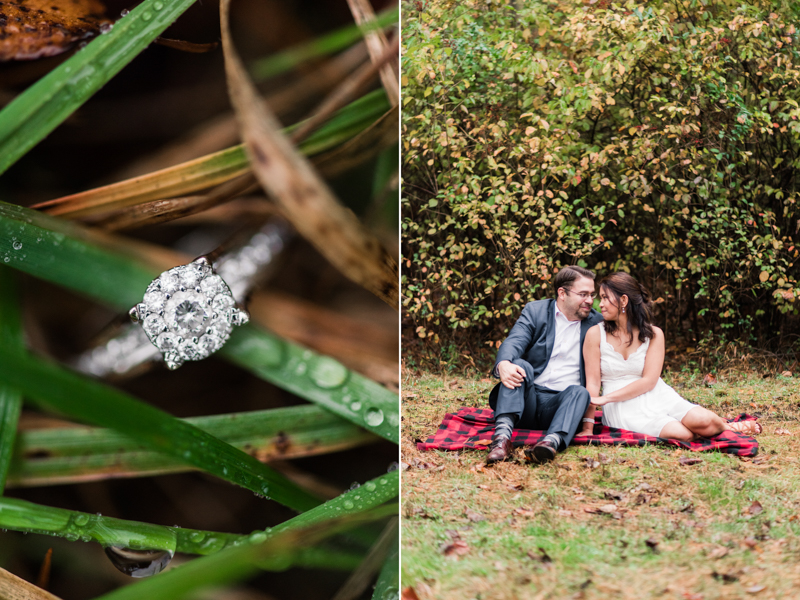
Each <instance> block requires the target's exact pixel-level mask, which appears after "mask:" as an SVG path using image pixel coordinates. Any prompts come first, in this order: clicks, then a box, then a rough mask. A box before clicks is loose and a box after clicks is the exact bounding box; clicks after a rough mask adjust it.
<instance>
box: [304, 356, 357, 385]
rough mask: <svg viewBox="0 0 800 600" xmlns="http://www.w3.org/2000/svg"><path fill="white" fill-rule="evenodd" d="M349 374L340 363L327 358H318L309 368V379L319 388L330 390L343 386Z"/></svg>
mask: <svg viewBox="0 0 800 600" xmlns="http://www.w3.org/2000/svg"><path fill="white" fill-rule="evenodd" d="M349 374H350V373H349V371H348V370H347V368H346V367H345V366H344V365H342V364H341V363H339V362H337V361H335V360H333V359H332V358H328V357H327V356H320V357H318V358H317V360H316V361H314V364H313V365H312V366H311V372H310V373H309V377H311V380H312V381H313V382H314V383H316V384H317V385H318V386H319V387H321V388H323V389H326V390H330V389H333V388H337V387H340V386H342V385H344V383H345V382H346V381H347V376H348V375H349Z"/></svg>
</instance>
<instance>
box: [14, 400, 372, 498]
mask: <svg viewBox="0 0 800 600" xmlns="http://www.w3.org/2000/svg"><path fill="white" fill-rule="evenodd" d="M186 421H187V422H188V423H190V424H192V425H194V426H196V427H198V428H200V429H202V430H203V431H206V432H208V433H210V434H211V435H213V436H214V437H217V438H219V439H221V440H222V441H224V442H227V443H229V444H231V445H232V446H234V447H235V448H239V449H240V450H244V451H247V452H248V454H251V455H254V456H256V457H257V458H258V459H259V460H262V461H263V460H265V459H267V460H269V459H270V458H281V459H283V458H294V457H298V456H309V455H311V454H314V455H317V454H323V453H329V452H335V451H339V450H343V449H347V448H353V447H356V446H360V445H363V444H369V443H372V442H374V441H376V440H377V439H378V438H376V437H375V436H373V435H372V434H370V433H368V432H366V431H364V430H363V429H361V428H359V427H357V426H356V425H354V424H351V423H349V422H347V421H345V420H343V419H340V418H339V417H337V416H335V415H333V414H331V413H330V412H329V411H327V410H325V409H323V408H320V407H318V406H315V405H304V406H292V407H287V408H276V409H270V410H261V411H251V412H244V413H234V414H228V415H214V416H210V417H194V418H190V419H186ZM192 468H193V467H191V466H189V465H187V464H186V463H185V462H183V461H181V460H178V459H176V458H174V457H171V456H167V455H165V454H162V453H160V452H153V451H148V450H145V449H143V448H142V447H141V445H140V444H138V443H137V442H136V441H134V440H132V439H130V438H129V437H127V436H125V435H122V434H120V433H117V432H115V431H113V430H109V429H98V428H90V427H62V428H56V429H50V428H48V429H35V430H29V431H23V432H21V433H20V434H19V438H18V442H17V446H16V454H15V459H14V461H13V462H12V464H11V472H10V474H9V479H8V483H9V485H16V486H19V485H22V486H32V485H53V484H58V483H68V482H76V481H92V480H95V479H100V478H107V477H141V476H144V475H158V474H164V473H175V472H180V471H187V470H190V469H192Z"/></svg>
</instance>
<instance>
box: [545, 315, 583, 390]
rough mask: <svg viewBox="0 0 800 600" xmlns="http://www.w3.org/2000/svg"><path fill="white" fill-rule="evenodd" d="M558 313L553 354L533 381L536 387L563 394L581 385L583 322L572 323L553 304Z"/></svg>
mask: <svg viewBox="0 0 800 600" xmlns="http://www.w3.org/2000/svg"><path fill="white" fill-rule="evenodd" d="M553 306H554V307H555V311H556V319H555V321H556V337H555V341H554V342H553V353H552V354H551V355H550V362H548V363H547V366H546V367H545V369H544V371H542V372H541V373H540V374H539V376H538V377H537V378H536V379H534V380H533V382H534V383H535V384H536V385H540V386H542V387H546V388H549V389H551V390H554V391H556V392H562V391H564V390H565V389H567V388H568V387H569V386H571V385H580V384H581V322H580V320H578V321H570V320H569V319H567V317H566V315H564V313H562V312H561V311H560V310H559V309H558V304H557V303H555V302H554V303H553Z"/></svg>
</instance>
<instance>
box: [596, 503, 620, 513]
mask: <svg viewBox="0 0 800 600" xmlns="http://www.w3.org/2000/svg"><path fill="white" fill-rule="evenodd" d="M598 510H599V511H600V512H604V513H606V514H609V515H610V514H613V513H615V512H617V505H616V504H604V505H603V506H601V507H600V508H599V509H598Z"/></svg>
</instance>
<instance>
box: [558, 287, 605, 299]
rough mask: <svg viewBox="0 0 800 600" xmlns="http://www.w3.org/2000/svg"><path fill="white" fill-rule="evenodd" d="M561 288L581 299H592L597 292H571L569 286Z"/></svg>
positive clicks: (595, 296)
mask: <svg viewBox="0 0 800 600" xmlns="http://www.w3.org/2000/svg"><path fill="white" fill-rule="evenodd" d="M561 289H562V290H564V291H565V292H567V293H568V294H575V295H576V296H578V297H579V298H580V299H581V300H594V299H595V298H597V294H596V293H594V292H573V291H572V290H571V289H569V288H561Z"/></svg>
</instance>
